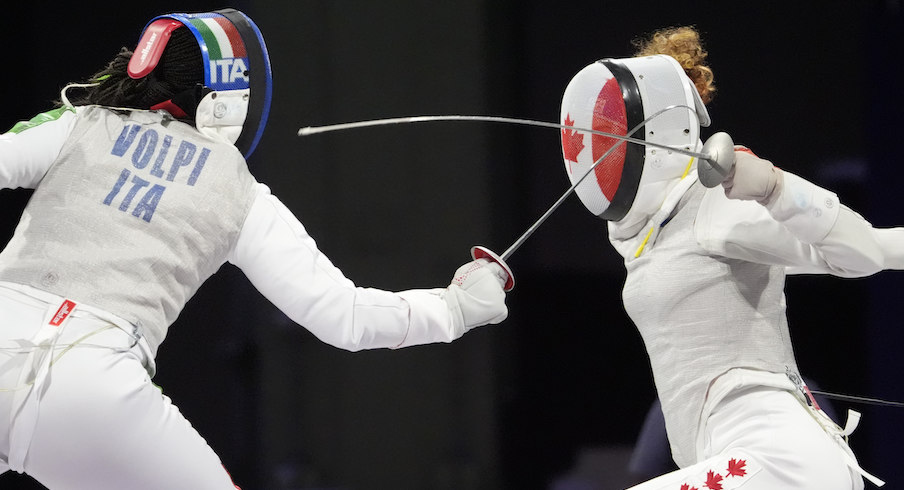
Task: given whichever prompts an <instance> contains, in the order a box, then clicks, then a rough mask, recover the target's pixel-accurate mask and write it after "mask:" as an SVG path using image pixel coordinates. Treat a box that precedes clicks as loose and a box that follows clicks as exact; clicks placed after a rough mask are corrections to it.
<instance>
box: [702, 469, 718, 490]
mask: <svg viewBox="0 0 904 490" xmlns="http://www.w3.org/2000/svg"><path fill="white" fill-rule="evenodd" d="M721 481H722V475H720V474H718V473H713V472H712V471H709V472H707V473H706V483H704V485H706V488H709V489H710V490H722V484H721V483H719V482H721Z"/></svg>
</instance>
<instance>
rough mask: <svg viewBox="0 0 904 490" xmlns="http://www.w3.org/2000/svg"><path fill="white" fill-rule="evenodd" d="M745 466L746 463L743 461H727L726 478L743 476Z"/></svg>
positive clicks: (732, 459) (745, 471) (745, 472)
mask: <svg viewBox="0 0 904 490" xmlns="http://www.w3.org/2000/svg"><path fill="white" fill-rule="evenodd" d="M745 466H747V461H744V460H743V459H734V458H731V459H730V460H728V470H727V471H728V475H726V476H744V475H746V474H747V470H745V469H744V467H745Z"/></svg>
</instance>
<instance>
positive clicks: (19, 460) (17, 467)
mask: <svg viewBox="0 0 904 490" xmlns="http://www.w3.org/2000/svg"><path fill="white" fill-rule="evenodd" d="M77 306H78V305H77V304H76V303H75V302H74V301H71V300H68V299H65V300H63V302H62V303H61V304H60V305H59V306H58V307H55V308H49V309H48V314H47V315H46V316H45V322H44V324H43V325H42V326H41V328H40V329H39V330H38V333H37V335H35V337H34V339H32V343H33V344H34V345H35V348H34V349H33V350H32V351H31V352H30V353H29V354H28V357H27V359H26V362H25V365H24V366H23V368H22V374H21V376H20V379H19V385H23V384H30V385H31V386H30V389H23V390H21V391H19V392H17V393H15V396H14V397H13V407H14V408H13V410H12V411H11V413H10V430H9V467H10V469H12V470H14V471H17V472H19V473H22V472H23V471H25V456H26V455H27V454H28V448H29V446H30V445H31V438H32V435H33V434H34V430H35V426H36V425H37V422H38V411H39V409H40V404H41V395H42V394H43V392H44V387H45V384H46V382H47V380H48V378H49V377H50V366H51V364H52V363H53V353H54V351H55V350H56V346H57V341H58V340H59V339H60V335H61V334H62V332H63V328H64V327H65V324H66V320H68V319H69V317H70V316H71V314H72V312H73V311H75V308H76V307H77ZM32 372H34V373H35V374H34V381H32V382H31V383H28V381H27V378H28V376H29V375H30V374H31V373H32Z"/></svg>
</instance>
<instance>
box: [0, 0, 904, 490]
mask: <svg viewBox="0 0 904 490" xmlns="http://www.w3.org/2000/svg"><path fill="white" fill-rule="evenodd" d="M729 3H730V4H731V6H728V5H727V4H729ZM747 5H748V6H740V2H699V3H696V2H661V1H649V2H608V1H596V2H586V1H583V2H582V1H575V2H549V1H539V0H523V1H514V0H463V1H457V2H435V1H433V2H430V1H418V0H398V1H392V2H372V1H365V0H358V1H352V0H333V1H328V0H302V1H299V0H295V1H267V2H256V1H243V2H234V3H233V4H232V5H231V6H234V7H236V8H239V9H241V10H243V11H245V12H246V13H248V14H249V15H250V16H251V17H252V18H253V19H255V21H256V23H257V24H258V26H259V27H260V28H261V30H262V31H263V33H264V36H265V38H266V40H267V44H268V48H269V51H270V57H271V61H272V63H273V71H274V93H273V108H272V112H271V118H270V123H269V126H268V129H267V132H266V133H265V134H264V138H263V140H262V142H261V145H260V146H259V147H258V150H257V152H256V154H255V155H253V156H252V158H251V161H250V164H251V165H252V170H253V171H254V173H255V175H256V176H257V177H258V179H259V180H261V181H262V182H264V183H266V184H268V185H270V186H271V188H272V190H273V192H274V193H275V194H276V195H277V196H279V197H280V198H281V199H282V200H283V201H284V202H285V203H286V204H287V205H288V206H289V207H290V208H291V209H292V210H293V211H294V212H295V213H296V214H297V215H298V216H299V218H300V219H301V220H302V221H303V222H304V223H305V225H306V226H307V228H308V229H309V231H310V232H311V234H312V235H313V236H314V237H315V238H316V239H317V240H318V244H319V245H320V247H321V249H322V250H323V251H325V252H326V253H327V254H328V255H329V256H330V257H331V259H332V260H333V261H334V262H335V263H336V264H337V265H338V266H339V267H340V268H342V269H343V271H344V272H345V273H346V275H347V276H349V277H350V278H352V279H353V280H355V281H356V283H358V284H359V285H362V286H373V287H380V288H384V289H392V290H399V289H406V288H412V287H433V286H441V285H444V284H446V283H447V282H448V280H449V278H450V277H451V275H452V273H453V271H454V270H455V268H456V267H457V266H459V265H460V264H462V263H464V262H466V261H467V260H468V259H469V257H468V250H469V247H470V246H471V245H475V244H483V245H486V246H489V247H490V248H493V249H495V250H497V251H498V252H502V251H503V250H505V249H506V248H507V247H508V245H509V244H511V243H512V242H513V241H514V240H515V238H517V237H518V236H519V235H520V234H521V233H522V232H523V231H524V230H525V229H526V228H527V227H528V226H529V225H530V224H531V223H532V222H533V221H534V220H536V219H537V218H538V217H539V216H540V215H541V214H542V213H543V212H544V211H545V209H546V208H547V207H548V206H550V205H551V204H552V203H553V202H554V201H555V200H556V199H557V198H558V197H559V196H560V195H561V194H562V193H563V192H564V191H565V190H566V189H567V187H568V180H567V178H566V176H565V173H564V172H563V171H562V161H561V147H560V142H559V138H558V135H557V134H556V132H555V131H554V130H550V129H543V128H528V127H515V126H503V125H499V124H487V123H460V122H452V123H424V124H419V125H406V126H392V127H380V128H371V129H358V130H350V131H345V132H335V133H327V134H321V135H314V136H306V137H298V136H297V135H296V132H297V130H298V128H300V127H302V126H309V125H321V124H330V123H337V122H347V121H357V120H363V119H372V118H383V117H397V116H407V115H422V114H479V115H499V116H510V117H518V118H534V119H539V120H544V121H556V120H557V118H558V111H559V104H560V102H561V95H562V91H563V90H564V87H565V85H566V84H567V83H568V81H569V80H570V79H571V77H572V76H573V75H574V74H575V73H576V72H577V71H578V70H580V69H581V68H582V67H584V66H585V65H587V64H589V63H591V62H593V61H595V60H597V59H599V58H602V57H624V56H629V55H630V54H631V52H632V46H631V44H630V40H631V39H632V38H634V37H635V36H638V35H641V34H644V33H646V32H648V31H651V30H653V29H656V28H659V27H664V26H669V25H682V24H694V25H696V26H697V27H698V28H699V29H700V31H701V32H702V34H703V36H704V41H705V42H706V45H707V47H708V50H709V52H710V58H709V59H710V62H711V65H712V67H713V68H714V70H715V73H716V83H717V86H718V88H719V93H718V94H717V96H716V99H715V101H714V102H713V104H712V105H711V106H710V114H711V116H712V119H713V125H712V127H710V128H708V129H707V130H706V132H705V133H704V136H708V135H709V134H711V133H712V132H713V131H720V130H724V131H728V132H729V133H731V134H732V136H733V137H734V139H735V141H736V142H739V143H743V144H746V145H748V146H750V147H752V148H753V149H754V150H755V151H756V152H757V153H758V154H759V155H761V156H763V157H765V158H769V159H771V160H772V161H774V162H775V163H776V164H777V165H779V166H781V167H782V168H785V169H787V170H789V171H792V172H795V173H798V174H800V175H802V176H805V177H806V178H809V179H810V180H813V181H814V182H817V183H819V184H821V185H824V186H827V187H830V188H832V189H833V190H835V191H837V192H838V193H839V195H840V197H841V199H842V200H843V201H844V202H846V203H847V204H849V205H851V206H852V207H854V208H855V209H857V210H858V211H860V212H861V213H862V214H863V215H864V216H866V217H867V218H868V219H870V220H871V221H872V222H873V223H874V224H875V225H877V226H892V225H900V224H904V218H902V213H904V206H902V205H901V201H900V191H899V188H900V182H901V181H902V178H904V170H902V168H901V165H902V163H904V161H902V158H901V154H900V151H899V144H900V140H901V137H902V129H904V118H902V109H904V103H902V95H901V94H902V84H901V80H902V77H901V71H902V69H901V65H902V61H904V60H902V54H901V46H902V41H904V2H902V1H901V0H886V1H862V2H833V1H828V2H827V1H822V2H785V1H783V2H772V1H761V2H747ZM224 6H226V5H223V4H219V3H211V2H188V1H186V2H168V1H167V2H152V3H149V4H142V3H115V4H113V3H110V4H107V5H106V6H92V7H90V8H89V7H88V6H86V5H81V6H79V7H76V6H74V5H73V6H71V7H70V6H66V7H62V8H59V9H49V8H46V7H44V6H42V5H41V4H39V3H37V2H31V3H23V2H16V3H15V4H13V5H8V6H5V7H4V10H5V15H4V20H3V22H2V26H3V28H2V29H0V41H2V43H3V46H4V48H5V49H4V51H5V53H6V56H5V59H6V63H5V69H4V70H3V76H2V77H0V80H2V82H0V83H2V90H0V94H2V96H3V101H4V109H3V110H2V111H0V127H2V128H3V129H2V130H3V131H5V130H6V129H7V128H9V127H10V126H12V124H14V123H15V122H16V121H18V120H21V119H28V118H30V117H31V116H33V115H34V114H36V113H39V112H42V111H44V110H46V109H48V108H50V103H51V101H52V100H54V99H56V98H57V97H58V93H59V89H60V88H61V87H62V85H64V84H65V83H66V82H68V81H74V80H81V79H84V78H87V77H88V76H90V75H91V74H92V73H94V72H95V71H96V70H97V69H99V68H100V67H102V66H103V65H104V64H105V63H106V62H107V61H108V60H109V59H110V58H111V57H112V56H113V55H114V54H115V53H116V51H117V50H118V48H119V47H120V46H128V47H133V46H134V44H135V43H136V42H137V39H138V35H139V33H140V31H141V29H142V28H143V26H144V25H145V23H146V22H147V21H148V20H149V19H150V18H152V17H153V16H155V15H158V14H162V13H167V12H172V11H186V12H195V11H204V10H212V9H216V8H221V7H224ZM0 164H2V162H0ZM29 195H30V194H29V191H27V190H22V189H19V190H3V191H0V210H2V211H0V234H2V235H0V236H2V240H3V243H5V241H6V240H8V238H9V236H10V235H11V233H12V230H13V228H14V227H15V223H16V220H17V219H18V216H19V214H20V212H21V209H22V207H23V206H24V204H25V202H26V201H27V199H28V197H29ZM509 263H510V265H511V267H512V268H513V269H514V271H515V274H516V280H517V285H516V288H515V290H514V291H513V292H512V293H511V294H510V295H509V298H508V304H509V307H510V315H509V318H508V320H506V321H505V322H504V323H502V324H501V325H498V326H492V327H483V328H480V329H477V330H475V331H472V332H470V333H469V334H468V335H466V336H465V337H464V338H462V339H461V340H459V341H457V342H455V343H453V344H450V345H429V346H419V347H412V348H409V349H404V350H400V351H387V350H380V351H366V352H359V353H349V352H345V351H342V350H339V349H336V348H334V347H331V346H328V345H324V344H322V343H320V342H319V341H317V340H316V339H315V338H314V337H313V336H312V335H311V334H309V333H308V332H307V331H306V330H304V329H303V328H301V327H299V326H297V325H294V324H292V323H291V322H290V321H288V320H287V319H286V318H285V317H284V316H283V315H282V314H281V313H280V312H279V311H278V310H276V309H275V308H274V307H272V306H271V305H270V304H269V303H267V302H266V300H264V299H263V298H262V297H261V296H260V295H259V294H258V293H257V292H256V291H255V290H254V289H253V287H252V286H251V285H250V284H249V283H248V282H247V280H246V279H245V278H244V276H243V275H242V274H241V272H240V271H239V270H237V269H236V268H234V267H232V266H230V265H226V266H224V267H223V269H222V270H221V271H220V273H218V274H217V275H215V276H214V277H213V278H212V279H211V280H210V281H209V282H208V284H206V285H205V287H203V288H202V289H201V291H200V292H199V294H198V295H197V296H196V297H195V298H193V299H192V300H191V302H190V303H189V305H188V307H187V308H186V310H185V311H184V312H183V314H182V316H181V317H180V318H179V320H178V321H177V322H176V323H175V324H174V325H173V326H172V327H171V329H170V334H169V336H168V338H167V340H166V342H164V344H163V345H162V347H161V349H160V353H159V356H158V359H157V362H158V375H157V376H156V378H155V380H154V381H155V382H156V383H157V384H159V385H161V386H162V387H163V389H164V391H165V392H166V393H167V394H168V395H169V396H170V397H172V398H173V400H174V401H175V403H176V404H177V405H179V406H180V408H181V410H182V412H183V413H184V414H185V415H186V416H187V417H188V418H189V420H191V421H192V422H193V424H194V425H195V427H196V428H197V429H198V430H199V431H200V432H201V434H202V435H204V436H205V437H206V438H207V440H208V441H209V443H210V444H211V446H212V447H213V448H214V449H215V450H216V451H217V452H218V453H219V454H220V455H221V457H222V459H223V462H224V464H225V465H226V467H227V468H228V469H229V471H230V472H231V474H232V475H233V476H234V478H235V480H236V483H238V484H239V485H241V486H242V487H243V488H245V489H246V490H249V489H257V488H267V489H314V488H319V489H326V488H330V489H347V490H352V489H354V490H366V489H381V490H382V489H388V488H394V489H453V488H455V489H460V488H468V489H498V488H519V489H521V488H536V489H547V488H566V486H567V484H566V483H565V482H566V481H570V482H577V481H580V480H581V479H584V480H586V481H587V482H591V483H592V484H593V485H595V486H591V487H587V488H607V489H608V488H618V487H623V486H625V485H628V484H630V483H632V482H635V481H636V480H637V479H638V478H639V476H638V475H631V474H628V471H627V470H626V462H627V458H628V457H629V456H630V453H631V450H632V448H633V445H634V440H635V438H636V437H637V434H638V432H639V430H640V427H641V424H642V422H643V420H644V417H645V415H646V412H647V409H648V408H649V407H650V404H651V403H653V402H654V400H655V392H654V389H653V386H652V378H651V375H650V372H649V367H648V364H647V360H646V358H645V352H644V349H643V346H642V344H641V343H640V339H639V336H638V335H637V334H636V333H635V331H634V329H633V326H632V325H631V323H630V322H629V320H628V319H627V317H626V316H625V314H624V312H623V309H622V305H621V297H620V288H621V281H622V279H623V267H622V265H621V262H620V260H619V258H618V256H617V254H616V253H615V252H614V251H613V250H611V248H610V247H609V245H608V242H607V240H606V232H605V227H604V223H603V222H600V221H599V220H597V219H596V218H595V217H593V216H591V215H590V213H588V212H587V211H586V210H585V209H584V208H583V207H582V206H581V204H580V203H579V202H578V200H577V199H575V198H573V197H572V198H570V199H568V200H567V201H566V202H565V204H564V205H563V206H562V207H561V208H560V209H559V210H558V211H557V213H556V214H554V215H553V216H552V217H551V218H550V219H549V221H547V223H546V224H544V225H543V226H542V227H541V228H539V230H538V231H537V232H536V234H534V235H533V236H532V237H531V238H530V239H529V240H528V241H527V242H526V243H525V244H524V246H523V247H522V248H521V249H519V250H518V251H517V252H516V253H515V254H514V255H513V256H512V257H511V259H510V261H509ZM98 273H102V271H98ZM902 283H904V275H902V274H901V273H899V272H882V273H879V274H877V275H875V276H873V277H870V278H867V279H861V280H841V279H837V278H831V277H818V278H817V277H795V278H791V279H789V281H788V288H787V296H788V303H789V317H790V322H791V328H792V335H793V336H794V337H795V341H796V348H797V353H798V356H799V363H800V366H801V369H802V371H803V374H804V375H805V376H808V377H809V378H811V379H812V380H814V381H816V382H817V384H819V385H820V386H821V387H822V388H824V389H826V390H829V391H836V392H841V393H851V394H858V395H869V396H876V397H885V398H889V399H895V400H901V399H904V377H902V375H901V373H902V372H904V356H902V355H900V352H901V348H902V346H904V321H902V318H904V316H902V315H904V302H902V301H901V291H902V289H901V286H902ZM834 408H835V409H836V410H837V411H839V412H842V413H843V412H844V411H845V410H846V409H847V408H854V409H857V410H860V411H862V412H863V413H864V419H863V422H862V423H861V426H860V429H859V430H858V431H857V432H856V433H855V434H854V436H853V438H852V439H851V443H852V446H853V447H854V449H855V451H856V452H857V453H858V456H859V458H860V460H861V462H862V464H863V466H864V468H866V469H867V470H869V471H872V472H873V473H875V474H877V475H879V476H880V477H882V478H884V479H886V480H887V481H888V482H889V485H888V487H887V488H904V468H902V466H901V465H900V464H899V463H898V459H899V458H900V456H901V454H902V448H901V442H902V436H904V411H902V409H900V408H885V407H869V406H863V405H848V404H845V403H841V402H835V404H834ZM136 464H140V462H136ZM34 485H35V484H34V483H31V482H30V480H28V479H27V478H26V477H22V476H19V475H15V474H11V473H7V474H5V475H3V476H0V487H2V488H39V487H36V486H34ZM569 488H572V487H569Z"/></svg>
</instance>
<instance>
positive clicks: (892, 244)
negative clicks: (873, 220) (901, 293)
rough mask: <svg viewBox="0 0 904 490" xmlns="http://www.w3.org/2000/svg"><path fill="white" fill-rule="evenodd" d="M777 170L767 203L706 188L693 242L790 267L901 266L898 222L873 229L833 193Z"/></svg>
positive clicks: (831, 270)
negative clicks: (779, 179) (776, 189)
mask: <svg viewBox="0 0 904 490" xmlns="http://www.w3.org/2000/svg"><path fill="white" fill-rule="evenodd" d="M783 174H784V176H783V180H784V182H783V184H782V186H781V191H780V192H781V194H780V195H778V196H776V198H775V199H772V200H771V201H770V202H769V203H768V204H766V205H763V204H760V203H758V202H755V201H750V200H747V201H739V200H734V199H729V198H727V197H726V196H725V194H724V193H723V192H722V191H721V189H719V188H718V187H717V188H713V189H709V190H708V191H707V193H706V195H705V196H704V198H703V202H702V203H701V206H700V210H699V212H698V216H697V222H696V224H695V230H694V231H695V234H696V237H697V241H698V243H700V245H701V246H702V247H703V248H704V249H706V250H708V251H710V252H712V253H716V254H719V255H723V256H726V257H730V258H737V259H743V260H748V261H752V262H759V263H765V264H773V265H784V266H786V268H787V271H788V273H791V274H832V275H836V276H840V277H863V276H868V275H871V274H874V273H876V272H879V271H881V270H883V269H902V268H904V254H902V253H901V249H902V246H904V229H900V228H894V229H876V228H874V227H873V226H872V225H871V224H870V223H869V222H868V221H866V220H865V219H863V217H861V216H860V215H859V214H857V213H856V212H854V211H853V210H851V209H850V208H848V207H847V206H844V205H843V204H841V203H840V202H839V201H838V198H837V196H836V195H835V194H834V193H832V192H830V191H828V190H826V189H822V188H821V187H819V186H817V185H815V184H813V183H811V182H808V181H806V180H804V179H802V178H800V177H798V176H796V175H794V174H791V173H788V172H783Z"/></svg>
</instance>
